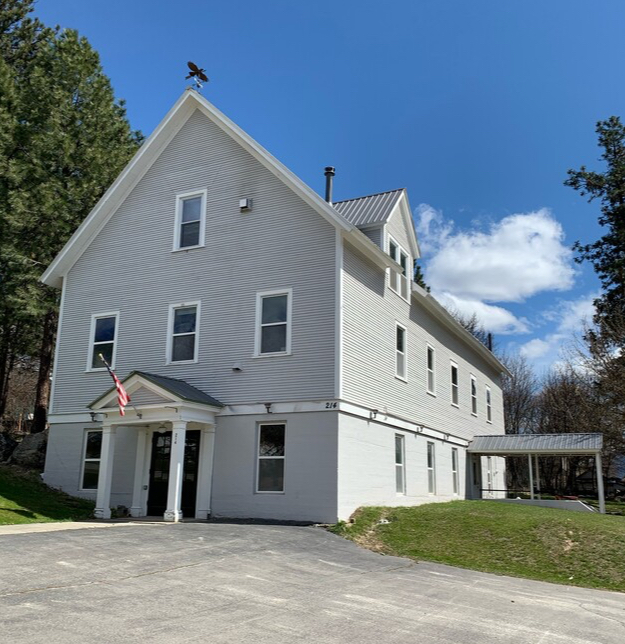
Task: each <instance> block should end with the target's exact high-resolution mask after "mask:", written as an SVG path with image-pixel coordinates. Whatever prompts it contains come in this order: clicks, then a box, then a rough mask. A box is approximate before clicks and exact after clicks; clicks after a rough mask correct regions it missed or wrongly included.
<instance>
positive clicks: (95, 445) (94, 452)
mask: <svg viewBox="0 0 625 644" xmlns="http://www.w3.org/2000/svg"><path fill="white" fill-rule="evenodd" d="M101 452H102V430H101V429H97V430H89V431H86V432H85V449H84V454H83V467H82V478H81V481H82V487H81V489H82V490H97V489H98V477H99V476H100V456H101Z"/></svg>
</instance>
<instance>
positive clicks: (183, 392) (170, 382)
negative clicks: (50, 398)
mask: <svg viewBox="0 0 625 644" xmlns="http://www.w3.org/2000/svg"><path fill="white" fill-rule="evenodd" d="M142 381H143V382H145V381H148V382H149V383H152V384H153V385H156V386H157V388H159V389H161V390H163V391H165V392H167V393H169V394H171V395H172V396H173V397H174V398H178V399H180V400H184V401H186V402H191V403H199V404H201V405H210V406H211V407H224V404H223V403H222V402H219V400H217V399H216V398H213V397H212V396H209V395H208V394H207V393H204V392H203V391H201V390H200V389H198V388H197V387H194V386H193V385H190V384H189V383H188V382H185V381H184V380H178V379H177V378H169V377H168V376H159V375H157V374H154V373H146V372H145V371H131V372H130V373H129V374H128V375H127V376H126V377H125V378H124V379H123V380H122V383H124V384H127V385H128V387H127V388H128V389H130V387H131V385H132V384H134V385H140V384H141V382H142ZM113 393H116V390H115V387H111V388H110V389H108V390H107V391H105V392H104V393H103V394H101V395H100V396H98V397H97V398H96V399H95V400H94V401H93V402H92V403H90V404H89V405H87V407H89V408H93V407H95V406H96V405H97V404H98V403H99V402H103V401H105V400H106V399H107V398H108V397H109V396H110V395H111V394H113ZM131 393H132V392H131ZM131 402H132V397H131Z"/></svg>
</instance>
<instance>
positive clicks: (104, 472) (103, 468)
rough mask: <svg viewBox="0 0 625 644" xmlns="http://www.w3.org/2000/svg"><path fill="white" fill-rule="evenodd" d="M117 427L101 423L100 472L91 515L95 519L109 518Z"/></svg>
mask: <svg viewBox="0 0 625 644" xmlns="http://www.w3.org/2000/svg"><path fill="white" fill-rule="evenodd" d="M116 431H117V427H115V426H114V425H111V424H108V423H104V424H103V425H102V450H101V452H100V472H99V474H98V494H97V497H96V504H95V510H94V511H93V516H94V517H95V518H96V519H110V518H111V481H112V480H113V459H114V457H115V434H116Z"/></svg>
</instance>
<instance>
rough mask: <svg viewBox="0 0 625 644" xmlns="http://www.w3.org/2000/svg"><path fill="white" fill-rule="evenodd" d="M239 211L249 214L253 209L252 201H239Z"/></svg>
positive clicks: (246, 199)
mask: <svg viewBox="0 0 625 644" xmlns="http://www.w3.org/2000/svg"><path fill="white" fill-rule="evenodd" d="M239 209H240V210H241V212H249V211H250V210H251V209H252V200H251V199H248V198H245V199H239Z"/></svg>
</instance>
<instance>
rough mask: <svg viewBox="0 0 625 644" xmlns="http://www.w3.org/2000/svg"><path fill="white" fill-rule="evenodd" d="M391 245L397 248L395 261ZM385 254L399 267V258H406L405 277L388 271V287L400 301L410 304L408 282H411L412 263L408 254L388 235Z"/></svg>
mask: <svg viewBox="0 0 625 644" xmlns="http://www.w3.org/2000/svg"><path fill="white" fill-rule="evenodd" d="M391 244H393V245H394V246H395V247H396V248H397V253H398V257H397V259H396V258H395V257H393V255H391ZM387 253H388V255H389V256H390V257H391V258H392V259H393V260H394V261H396V262H397V263H398V264H400V265H401V262H400V261H399V259H400V258H401V256H402V255H404V256H405V257H406V275H401V274H400V273H397V272H395V271H394V270H393V269H389V281H388V285H389V287H390V289H391V291H393V293H396V294H397V295H399V297H401V299H402V300H405V301H406V302H410V282H411V281H412V277H411V271H412V261H411V257H410V253H409V252H408V251H407V250H406V249H405V248H404V247H403V246H402V245H401V244H399V243H398V242H397V240H396V239H395V238H394V237H393V236H391V235H388V241H387ZM404 290H405V291H406V292H405V294H404V293H403V291H404Z"/></svg>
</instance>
